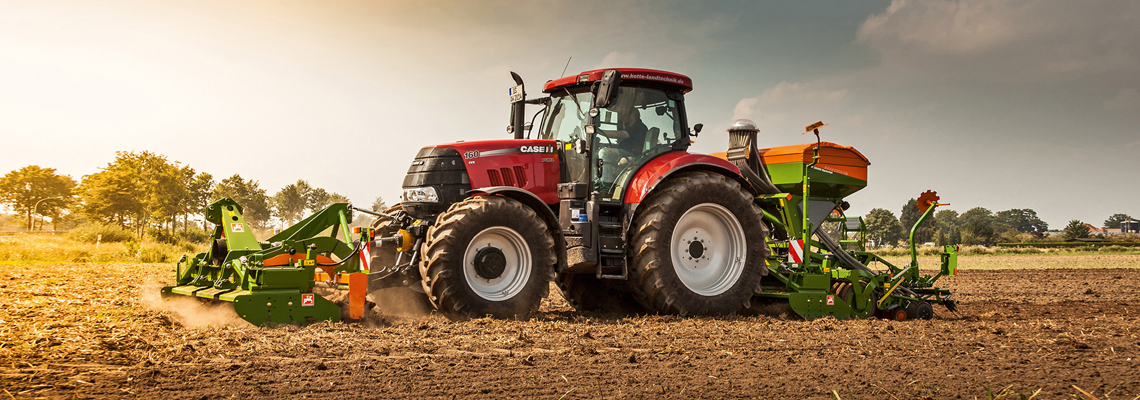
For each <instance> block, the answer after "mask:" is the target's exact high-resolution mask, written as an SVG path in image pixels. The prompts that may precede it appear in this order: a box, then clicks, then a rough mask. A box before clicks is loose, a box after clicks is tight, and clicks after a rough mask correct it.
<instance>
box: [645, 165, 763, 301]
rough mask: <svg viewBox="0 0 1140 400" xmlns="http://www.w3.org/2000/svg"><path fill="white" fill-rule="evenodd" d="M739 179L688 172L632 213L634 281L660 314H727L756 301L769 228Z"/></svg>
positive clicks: (664, 186)
mask: <svg viewBox="0 0 1140 400" xmlns="http://www.w3.org/2000/svg"><path fill="white" fill-rule="evenodd" d="M760 215H761V213H760V210H759V208H757V207H756V205H754V204H753V202H752V196H751V195H749V194H748V192H746V191H744V189H743V188H742V187H741V186H740V184H739V183H737V182H736V181H734V180H731V179H728V178H726V177H725V176H723V175H720V174H715V173H709V172H691V173H683V174H681V175H679V176H677V177H674V178H671V179H669V180H668V181H666V182H664V183H662V184H661V186H659V187H658V189H656V190H655V191H654V194H652V195H651V196H650V198H649V199H648V200H647V201H646V202H645V203H642V204H641V206H640V209H639V210H638V213H637V216H636V217H635V218H634V224H633V227H634V228H633V229H634V231H633V242H632V246H631V248H632V249H634V253H633V254H632V255H631V257H630V264H631V265H632V268H631V269H630V279H631V280H632V282H631V287H632V288H633V290H634V293H635V294H637V296H638V300H640V301H641V302H642V303H643V304H645V306H647V307H649V308H651V309H654V310H657V311H659V312H662V313H674V314H681V315H724V314H732V313H736V312H739V311H741V310H743V309H746V308H748V307H750V306H751V301H750V300H751V298H752V295H753V294H756V293H759V289H760V278H761V276H763V275H765V274H767V271H768V269H767V264H766V261H765V259H766V258H767V256H768V246H767V244H766V243H765V238H766V237H767V234H768V230H767V228H766V227H765V226H764V224H763V223H761V221H760Z"/></svg>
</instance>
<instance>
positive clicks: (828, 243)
mask: <svg viewBox="0 0 1140 400" xmlns="http://www.w3.org/2000/svg"><path fill="white" fill-rule="evenodd" d="M816 236H818V237H819V242H820V243H823V247H826V248H827V250H828V251H831V254H834V255H835V256H836V257H838V258H839V261H840V262H842V263H844V264H847V266H849V267H852V268H855V269H858V270H861V271H864V272H867V273H869V274H871V275H872V276H878V275H879V273H878V272H875V270H873V269H871V268H870V267H868V266H866V265H863V263H861V262H859V260H856V259H855V257H852V256H851V254H850V253H848V252H847V250H843V246H840V245H839V243H836V242H835V239H832V238H831V236H829V235H828V234H827V233H826V232H822V231H821V232H819V233H818V234H817V235H816ZM899 290H901V291H903V292H904V293H906V294H908V295H910V296H914V297H917V294H916V293H915V292H914V291H912V290H910V289H909V288H906V287H900V288H899Z"/></svg>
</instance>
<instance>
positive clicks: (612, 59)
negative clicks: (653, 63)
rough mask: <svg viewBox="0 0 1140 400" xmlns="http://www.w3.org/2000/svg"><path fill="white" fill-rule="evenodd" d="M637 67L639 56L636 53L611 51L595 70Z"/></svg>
mask: <svg viewBox="0 0 1140 400" xmlns="http://www.w3.org/2000/svg"><path fill="white" fill-rule="evenodd" d="M636 65H637V54H635V53H622V52H618V51H611V52H610V53H609V54H606V56H605V57H602V62H600V63H598V65H595V66H594V68H615V67H616V68H620V67H633V66H636Z"/></svg>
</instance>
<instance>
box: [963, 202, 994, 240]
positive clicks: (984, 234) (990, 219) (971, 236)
mask: <svg viewBox="0 0 1140 400" xmlns="http://www.w3.org/2000/svg"><path fill="white" fill-rule="evenodd" d="M958 223H959V224H960V225H961V227H962V228H961V229H962V243H964V244H981V245H987V246H988V245H991V244H993V242H994V237H995V236H996V234H997V232H996V231H995V230H994V226H993V225H994V214H993V212H991V211H990V210H988V209H985V208H983V207H974V208H971V209H969V210H967V211H966V212H964V213H962V215H961V216H960V217H958Z"/></svg>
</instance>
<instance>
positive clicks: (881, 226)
mask: <svg viewBox="0 0 1140 400" xmlns="http://www.w3.org/2000/svg"><path fill="white" fill-rule="evenodd" d="M863 223H864V224H866V225H867V239H869V240H871V241H872V242H873V243H874V244H875V246H876V247H878V246H882V245H884V244H891V245H894V244H896V243H898V241H899V240H901V239H902V225H901V224H899V220H898V218H895V214H894V213H892V212H890V211H888V210H885V209H882V208H876V209H872V210H871V211H870V212H868V213H867V216H866V217H864V218H863Z"/></svg>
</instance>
